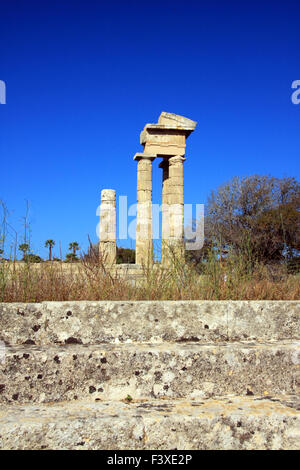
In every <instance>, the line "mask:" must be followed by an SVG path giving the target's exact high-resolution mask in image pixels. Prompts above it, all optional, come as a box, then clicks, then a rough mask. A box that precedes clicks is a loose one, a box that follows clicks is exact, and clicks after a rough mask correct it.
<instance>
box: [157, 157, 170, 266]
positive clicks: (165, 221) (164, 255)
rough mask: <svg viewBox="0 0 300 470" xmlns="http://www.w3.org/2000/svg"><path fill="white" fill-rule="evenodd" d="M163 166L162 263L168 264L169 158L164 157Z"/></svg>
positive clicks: (160, 165) (160, 166)
mask: <svg viewBox="0 0 300 470" xmlns="http://www.w3.org/2000/svg"><path fill="white" fill-rule="evenodd" d="M159 168H162V228H161V263H162V264H163V265H167V264H168V263H167V260H168V243H169V237H170V230H169V228H170V220H169V199H168V194H169V192H168V191H169V190H168V183H169V160H168V158H164V159H163V160H162V162H161V163H160V164H159Z"/></svg>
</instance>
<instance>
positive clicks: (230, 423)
mask: <svg viewBox="0 0 300 470" xmlns="http://www.w3.org/2000/svg"><path fill="white" fill-rule="evenodd" d="M299 410H300V403H299V397H298V398H297V397H295V396H294V395H284V396H280V395H279V396H274V397H261V396H254V397H239V396H232V397H224V398H219V399H204V400H201V401H191V400H170V399H167V400H155V401H154V400H149V401H133V402H131V403H128V402H110V401H108V402H100V401H99V402H96V403H95V402H91V401H80V402H61V403H55V404H53V403H50V404H49V403H48V404H42V405H41V404H38V405H32V404H30V405H9V406H0V429H1V433H0V449H107V450H110V449H112V450H117V449H126V450H128V449H140V450H141V449H152V450H155V449H164V450H166V449H178V450H179V449H181V450H183V449H185V450H192V449H251V450H253V449H298V448H299V442H300V441H299V439H300V412H299Z"/></svg>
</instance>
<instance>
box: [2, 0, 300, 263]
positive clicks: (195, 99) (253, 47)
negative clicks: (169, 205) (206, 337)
mask: <svg viewBox="0 0 300 470" xmlns="http://www.w3.org/2000/svg"><path fill="white" fill-rule="evenodd" d="M299 14H300V4H299V1H288V0H287V1H259V2H258V1H251V2H248V1H226V2H225V1H193V0H190V1H188V2H184V1H176V0H173V1H163V0H159V1H155V0H152V1H151V2H145V1H122V2H121V1H119V2H117V1H115V2H114V1H111V2H102V1H92V0H85V1H79V0H78V1H76V0H73V1H64V0H60V1H57V0H54V1H53V0H52V1H51V2H50V1H48V0H43V1H30V0H27V1H25V0H23V1H22V0H2V1H1V2H0V17H1V29H0V49H1V50H0V57H1V59H0V60H1V62H0V80H4V81H5V82H6V85H7V104H6V105H0V155H1V167H0V171H1V186H0V198H1V199H3V200H4V201H5V202H6V204H7V206H8V208H9V209H10V210H11V211H12V216H11V221H12V223H13V224H14V226H15V227H16V228H17V229H18V230H21V223H20V219H21V217H22V216H23V215H24V212H25V200H26V199H28V200H29V201H30V205H31V221H32V224H31V229H32V243H33V250H34V251H35V252H38V253H39V254H40V255H42V256H46V255H47V250H46V249H45V248H43V246H44V242H45V240H46V239H48V238H53V239H54V240H56V250H55V251H56V254H57V255H58V249H57V248H58V243H59V241H61V244H62V249H63V252H64V253H65V252H66V250H67V248H68V243H69V242H71V241H74V240H75V241H78V242H79V244H80V245H81V246H82V247H83V248H86V247H87V235H88V234H90V236H91V238H92V240H94V241H95V240H96V233H95V228H96V224H97V218H96V214H95V213H96V207H97V205H98V204H99V199H100V191H101V189H103V188H113V189H116V190H117V194H118V195H128V202H129V204H132V203H134V202H135V201H136V162H134V161H133V160H132V158H133V155H134V153H135V152H138V151H142V147H141V146H140V144H139V134H140V131H141V130H142V128H143V127H144V125H145V124H146V123H147V122H156V121H157V118H158V116H159V114H160V112H161V111H168V112H173V113H177V114H182V115H184V116H187V117H189V118H191V119H194V120H196V121H197V122H198V125H197V128H196V131H195V132H194V133H193V134H192V135H191V137H190V138H189V139H188V141H187V160H186V162H185V201H186V202H188V203H205V201H206V198H207V196H208V194H209V192H210V190H211V189H214V188H216V187H217V186H218V185H219V184H221V183H223V182H225V181H226V180H228V179H230V178H232V177H233V176H236V175H249V174H253V173H258V174H272V175H274V176H278V177H282V176H295V177H297V178H298V179H299V178H300V164H299V153H300V152H299V151H300V105H294V104H292V102H291V94H292V89H291V84H292V82H293V81H294V80H297V79H300V27H299V21H300V19H299V18H300V15H299ZM157 165H158V162H155V163H154V172H153V180H154V187H153V201H154V202H157V203H158V202H160V198H161V170H159V169H158V168H157ZM127 246H130V243H128V244H127Z"/></svg>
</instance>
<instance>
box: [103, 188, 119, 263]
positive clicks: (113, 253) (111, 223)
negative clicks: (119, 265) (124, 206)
mask: <svg viewBox="0 0 300 470" xmlns="http://www.w3.org/2000/svg"><path fill="white" fill-rule="evenodd" d="M116 239H117V214H116V191H114V190H113V189H103V191H101V206H100V243H99V255H100V256H101V259H102V261H103V263H104V264H105V265H108V266H110V265H113V264H115V263H116V258H117V247H116Z"/></svg>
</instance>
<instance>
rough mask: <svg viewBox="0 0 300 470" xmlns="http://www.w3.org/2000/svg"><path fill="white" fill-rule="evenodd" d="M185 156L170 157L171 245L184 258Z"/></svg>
mask: <svg viewBox="0 0 300 470" xmlns="http://www.w3.org/2000/svg"><path fill="white" fill-rule="evenodd" d="M184 161H185V158H184V157H183V156H174V157H170V158H169V178H168V186H167V187H168V205H169V245H170V246H171V247H174V254H175V255H176V258H181V259H184V190H183V162H184Z"/></svg>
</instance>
